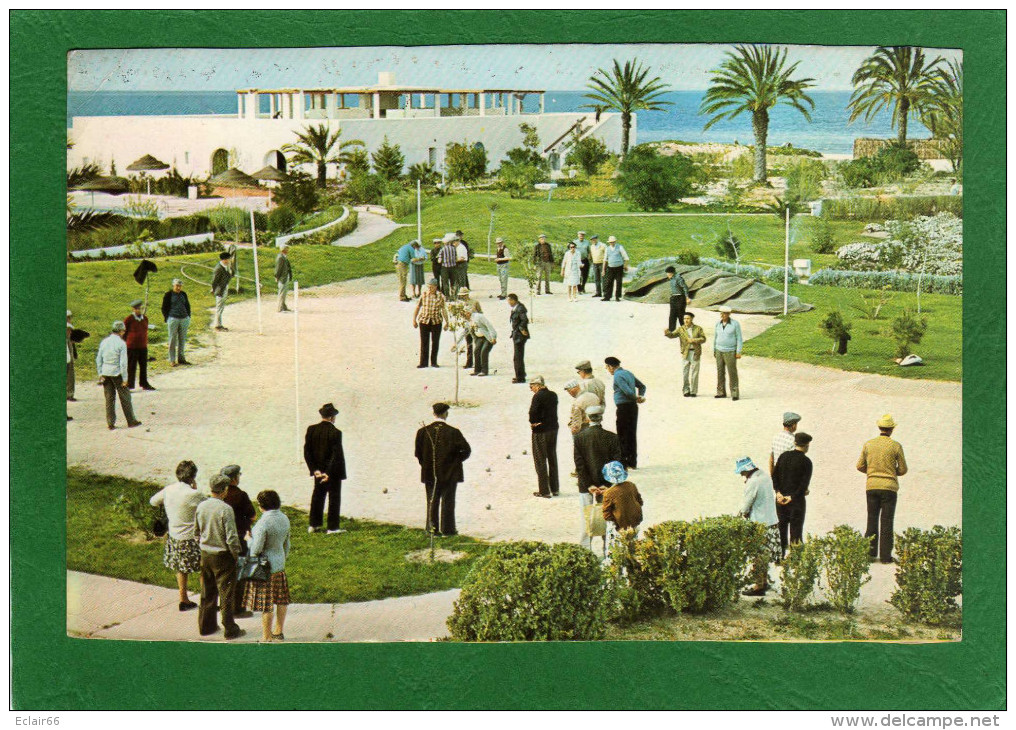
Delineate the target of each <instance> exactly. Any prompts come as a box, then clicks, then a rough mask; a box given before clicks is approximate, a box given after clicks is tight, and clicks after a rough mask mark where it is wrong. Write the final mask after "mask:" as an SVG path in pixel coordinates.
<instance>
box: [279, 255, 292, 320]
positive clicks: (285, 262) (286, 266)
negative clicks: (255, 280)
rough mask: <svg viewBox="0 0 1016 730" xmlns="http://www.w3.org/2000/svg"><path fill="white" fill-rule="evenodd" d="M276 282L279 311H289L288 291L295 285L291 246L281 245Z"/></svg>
mask: <svg viewBox="0 0 1016 730" xmlns="http://www.w3.org/2000/svg"><path fill="white" fill-rule="evenodd" d="M275 283H276V285H277V286H278V289H279V311H280V312H288V311H290V309H289V307H287V306H286V292H288V291H289V288H290V287H291V286H293V264H292V262H291V261H290V260H289V246H288V245H286V244H285V243H284V244H282V245H281V246H279V255H278V256H276V257H275Z"/></svg>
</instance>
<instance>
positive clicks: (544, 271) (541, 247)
mask: <svg viewBox="0 0 1016 730" xmlns="http://www.w3.org/2000/svg"><path fill="white" fill-rule="evenodd" d="M533 263H534V264H536V271H537V278H536V293H537V294H540V282H541V281H542V282H543V287H544V290H545V291H546V292H547V294H550V293H551V291H550V273H551V272H552V271H553V270H554V249H553V248H551V246H550V244H549V243H547V234H546V233H541V234H540V236H539V238H538V239H537V241H536V245H535V246H533Z"/></svg>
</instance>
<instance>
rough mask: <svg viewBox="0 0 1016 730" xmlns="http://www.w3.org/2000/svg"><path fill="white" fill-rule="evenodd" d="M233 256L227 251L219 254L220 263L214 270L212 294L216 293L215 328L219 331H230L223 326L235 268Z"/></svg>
mask: <svg viewBox="0 0 1016 730" xmlns="http://www.w3.org/2000/svg"><path fill="white" fill-rule="evenodd" d="M231 258H232V256H230V254H229V253H228V252H227V251H223V252H222V253H220V254H219V263H218V264H216V266H215V270H214V271H213V272H212V294H214V295H215V319H214V325H215V329H216V330H218V331H219V332H228V331H229V330H228V329H227V328H226V327H223V326H222V312H223V311H224V310H225V309H226V299H227V298H228V297H229V280H230V279H232V278H233V269H232V267H231V266H230V265H229V260H230V259H231Z"/></svg>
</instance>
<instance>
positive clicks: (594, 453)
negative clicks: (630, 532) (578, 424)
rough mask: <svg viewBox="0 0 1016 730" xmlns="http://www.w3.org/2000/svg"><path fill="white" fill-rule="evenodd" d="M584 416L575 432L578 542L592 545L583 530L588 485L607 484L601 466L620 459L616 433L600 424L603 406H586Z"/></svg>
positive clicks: (590, 539) (583, 545)
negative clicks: (583, 422)
mask: <svg viewBox="0 0 1016 730" xmlns="http://www.w3.org/2000/svg"><path fill="white" fill-rule="evenodd" d="M586 418H587V419H589V427H588V428H584V429H582V430H581V431H579V432H578V433H577V434H575V473H576V474H578V477H579V507H580V508H581V511H582V517H583V525H582V527H583V530H582V535H581V537H580V539H579V544H580V545H582V547H585V548H589V549H592V538H591V537H590V536H589V534H588V533H587V532H586V530H585V508H586V507H588V506H589V505H591V504H592V503H593V495H592V494H590V493H589V488H590V487H609V486H610V483H609V482H608V481H607V480H606V478H604V476H603V466H604V464H609V463H610V462H612V461H621V441H620V440H619V439H618V438H617V434H616V433H612V432H610V431H607V430H606V429H605V428H603V406H601V405H595V406H589V407H588V408H586Z"/></svg>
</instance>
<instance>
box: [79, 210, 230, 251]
mask: <svg viewBox="0 0 1016 730" xmlns="http://www.w3.org/2000/svg"><path fill="white" fill-rule="evenodd" d="M248 226H249V224H248ZM211 230H213V228H212V223H211V219H210V217H209V216H208V215H203V214H200V213H198V214H194V215H188V216H180V217H178V218H163V219H161V220H160V219H158V218H129V217H127V216H119V215H110V216H106V217H104V225H103V226H102V227H101V228H95V229H92V230H73V231H71V230H69V231H67V250H68V251H83V250H85V249H92V248H107V247H109V246H129V245H130V244H132V243H134V242H135V241H137V240H138V239H139V238H142V237H143V235H144V234H145V232H146V231H147V234H148V237H149V238H150V239H151V240H155V241H162V240H165V239H167V238H179V237H181V236H193V235H194V234H195V233H207V232H208V231H211ZM249 235H250V234H249V232H248V236H249Z"/></svg>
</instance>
